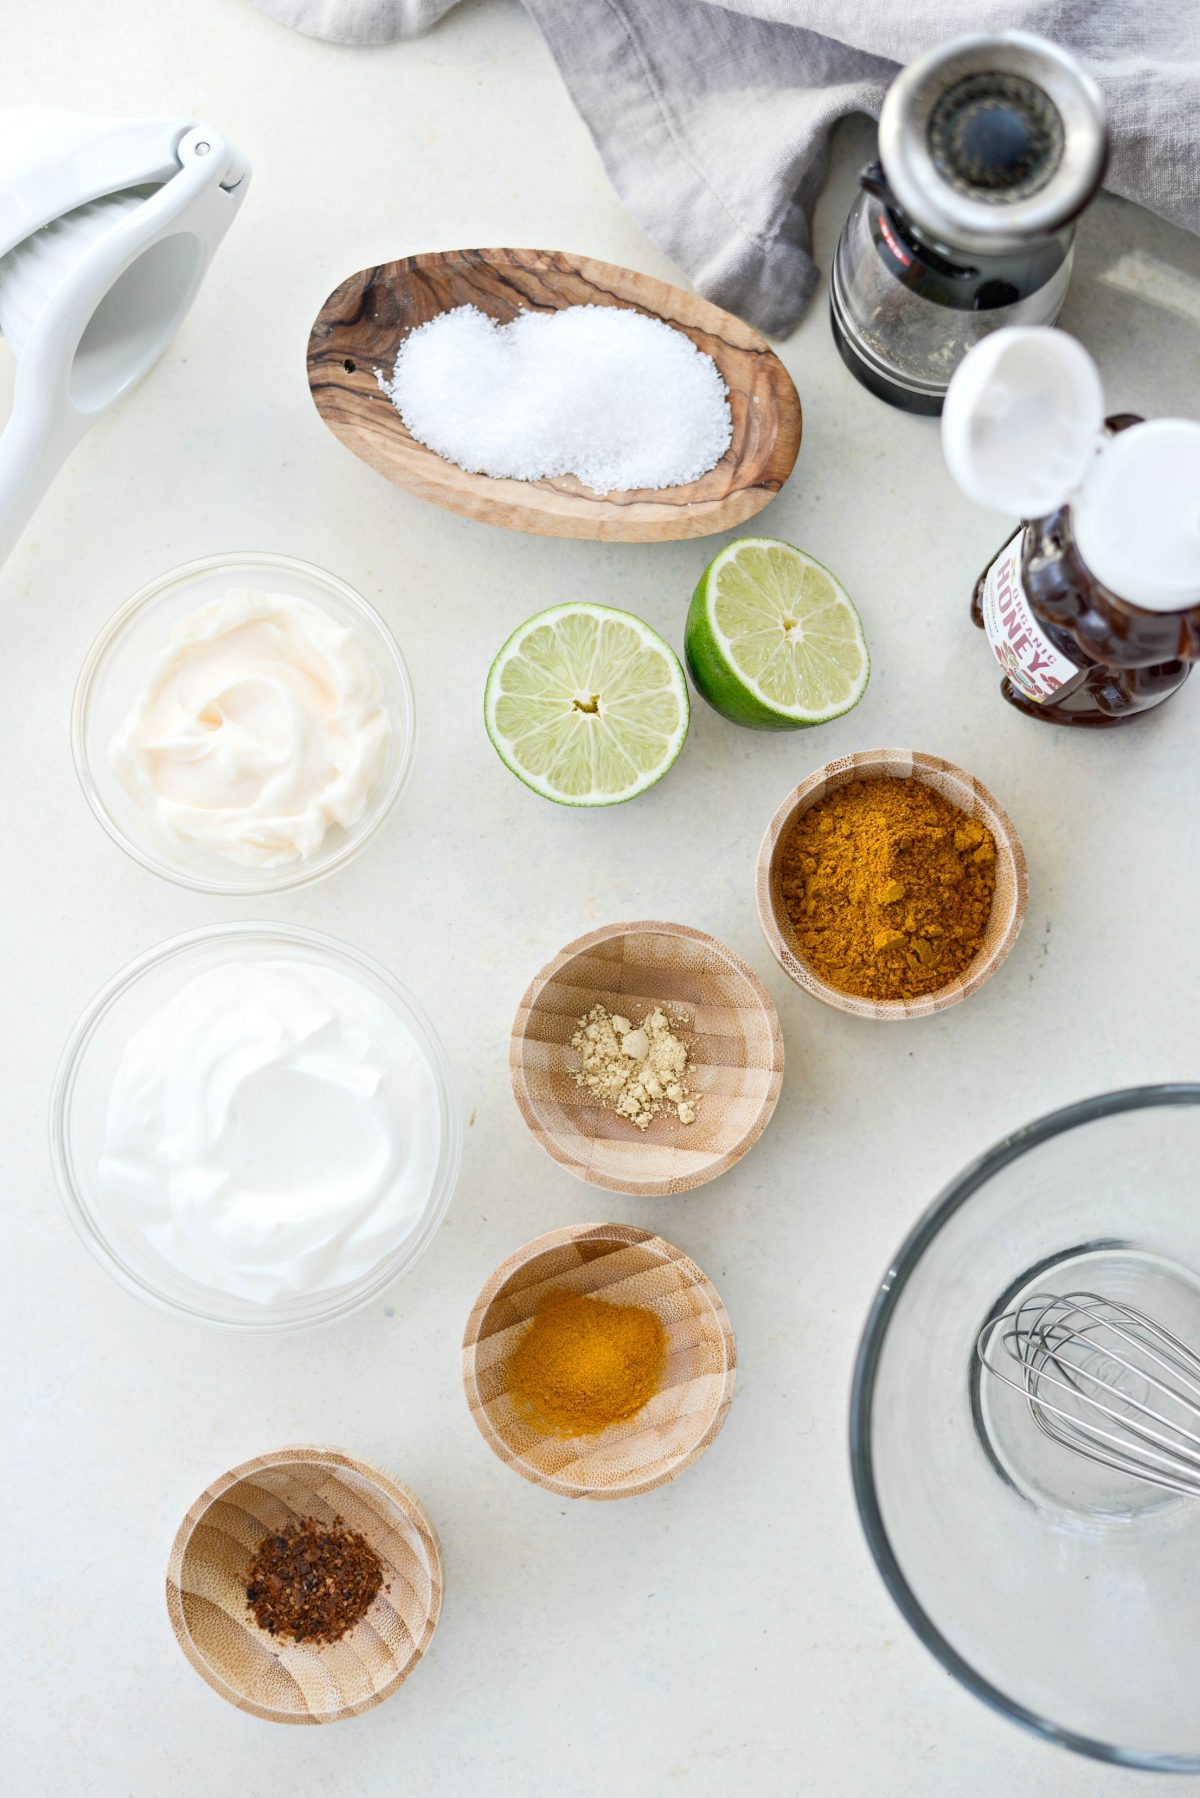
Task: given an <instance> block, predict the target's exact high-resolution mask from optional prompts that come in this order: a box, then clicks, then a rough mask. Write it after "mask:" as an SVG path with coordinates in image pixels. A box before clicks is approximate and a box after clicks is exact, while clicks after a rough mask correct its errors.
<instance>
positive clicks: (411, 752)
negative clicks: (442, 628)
mask: <svg viewBox="0 0 1200 1798" xmlns="http://www.w3.org/2000/svg"><path fill="white" fill-rule="evenodd" d="M237 567H242V568H262V569H272V570H275V571H277V572H279V573H288V572H294V573H297V574H300V575H304V576H305V577H307V578H309V579H313V580H315V581H316V583H317V585H318V586H321V585H324V586H327V587H330V588H332V589H333V590H334V591H335V592H336V593H337V595H338V597H339V598H340V599H342V600H344V601H345V602H346V603H347V605H348V606H349V607H350V609H351V611H352V612H354V613H357V614H358V615H359V616H360V617H361V618H362V619H363V620H364V622H365V623H366V624H367V625H369V626H370V627H371V629H372V630H373V632H374V633H375V634H376V636H377V638H378V640H379V641H380V642H381V643H382V645H383V647H384V649H385V650H386V652H387V655H388V661H389V673H390V674H391V676H392V677H393V678H394V679H395V681H396V683H397V685H398V686H399V688H400V690H401V693H402V695H403V700H404V716H403V718H402V720H401V721H400V731H401V742H400V754H399V760H398V762H397V766H396V772H395V774H394V776H393V778H392V782H391V787H390V790H389V791H388V793H387V795H386V797H385V799H384V802H383V804H382V805H381V806H380V809H379V812H378V814H377V815H376V817H375V818H374V820H373V821H372V822H371V824H370V825H368V827H367V828H366V829H365V830H360V829H359V827H358V826H357V825H355V826H352V827H351V828H350V829H349V830H348V831H346V832H344V839H343V841H342V842H341V843H340V844H339V845H338V847H337V849H336V851H335V852H334V853H333V854H332V855H331V856H329V858H328V859H327V860H325V861H321V860H320V855H321V852H320V851H319V850H318V852H317V856H316V857H315V858H313V859H314V860H316V861H317V862H319V865H318V866H313V862H312V860H310V861H309V862H308V863H306V862H305V861H304V860H303V859H298V860H297V861H295V862H285V863H283V864H282V866H281V867H280V868H263V869H260V870H258V875H259V878H257V879H256V880H254V881H253V882H250V883H242V884H231V883H229V882H227V881H222V880H219V879H217V878H216V877H215V876H214V877H212V878H205V876H204V875H202V874H188V873H183V872H181V871H180V870H179V869H176V868H170V867H168V866H167V864H166V862H165V861H163V860H161V859H160V858H159V857H158V856H156V855H154V854H152V853H151V852H150V851H149V850H147V849H144V848H143V847H142V845H141V844H140V843H139V842H136V841H135V840H134V838H133V837H131V836H130V835H129V834H128V833H127V832H126V831H125V830H124V829H123V828H122V827H121V825H120V824H118V822H117V820H116V818H115V817H114V816H113V814H112V812H111V811H110V810H109V808H108V806H107V805H106V804H105V802H104V799H103V797H102V795H101V793H100V789H99V786H98V784H97V782H96V779H95V776H94V775H93V773H92V766H91V760H90V758H89V756H88V750H87V728H86V726H87V719H88V716H89V713H90V709H91V705H92V702H93V699H94V697H95V692H96V685H97V682H98V681H99V678H100V674H101V671H102V670H103V668H104V666H105V663H106V661H107V659H108V657H109V655H110V654H111V652H112V650H113V647H114V645H115V644H116V642H117V640H118V638H119V637H120V635H121V633H122V632H123V631H124V630H125V629H126V628H127V627H128V626H129V625H130V624H132V623H133V622H134V621H135V619H137V618H138V616H139V615H141V614H144V613H146V612H148V611H149V610H150V608H151V606H152V605H153V604H154V602H155V601H156V600H157V599H159V598H161V596H162V595H163V593H164V592H165V591H166V590H167V589H168V588H169V587H173V586H176V585H178V584H179V583H181V582H188V581H193V580H195V579H197V578H199V577H201V576H203V575H207V574H213V573H215V572H217V571H218V570H220V569H222V568H237ZM416 749H417V713H416V696H415V693H414V691H413V684H412V677H411V675H410V674H409V672H408V664H407V662H406V661H405V660H404V655H403V652H402V651H401V648H400V645H399V643H398V642H397V641H396V637H395V635H394V634H393V632H392V630H391V628H390V626H389V625H388V623H387V621H386V619H385V618H384V617H383V616H382V614H381V613H380V612H378V611H376V609H375V607H374V606H373V605H372V604H371V603H370V601H369V600H367V599H364V598H363V596H362V594H361V593H359V592H358V591H357V589H356V588H354V587H352V586H351V585H350V584H349V582H348V581H344V580H343V579H342V578H341V576H340V575H337V574H331V573H330V571H329V570H328V569H327V568H322V567H321V566H320V565H319V564H318V563H316V562H306V561H303V560H301V558H300V557H299V556H285V555H280V554H277V553H276V552H275V551H273V550H226V551H222V552H221V553H219V554H216V555H211V556H200V557H198V558H197V559H195V560H193V561H190V562H180V563H178V564H177V566H176V567H174V568H168V569H166V570H165V571H164V572H163V573H162V574H158V575H155V576H154V578H153V579H152V580H149V581H146V582H144V583H143V585H142V586H140V587H139V588H138V589H137V591H136V592H135V593H132V594H131V595H130V596H129V598H128V599H126V600H123V601H122V603H121V604H120V605H119V606H118V607H117V609H116V611H115V612H113V613H111V615H110V616H109V617H108V618H107V619H106V621H105V622H104V624H103V625H102V626H101V628H100V630H99V631H98V632H97V634H96V636H95V637H94V638H93V640H92V643H91V646H90V648H89V649H88V652H87V654H86V656H85V657H84V659H83V665H82V666H81V668H80V670H79V676H78V679H77V680H76V682H75V691H74V694H73V695H72V699H71V759H72V761H73V762H74V764H75V775H76V778H77V780H78V781H79V785H80V788H81V789H82V792H83V796H84V798H85V799H86V800H87V802H88V805H89V806H90V808H91V810H92V812H93V814H94V815H95V817H96V818H97V819H98V821H99V823H100V824H101V825H102V827H103V829H104V830H105V832H106V833H107V835H108V836H109V837H111V838H112V840H113V842H114V843H115V844H116V845H117V847H118V848H119V849H122V850H123V851H124V852H125V854H126V855H128V856H129V857H130V859H131V860H133V861H135V862H137V863H138V865H139V866H140V867H143V868H147V869H148V870H149V871H150V873H152V874H156V875H158V877H159V878H160V879H161V880H169V881H171V882H172V883H173V884H174V885H175V886H180V887H185V888H187V889H188V890H189V891H191V892H193V893H210V894H213V895H214V896H215V897H217V898H221V899H240V898H246V899H259V898H265V897H266V896H267V895H268V894H271V893H286V892H294V891H295V890H296V888H298V887H304V886H310V885H312V883H313V882H314V881H317V880H324V878H325V877H326V875H328V874H332V873H334V872H335V871H336V870H337V869H338V868H342V867H345V865H346V863H347V862H348V861H350V860H351V858H352V857H353V856H355V855H357V854H358V852H359V850H360V849H362V848H363V847H364V845H365V844H367V843H368V842H370V841H371V839H372V838H373V837H374V836H375V835H376V834H377V832H378V831H379V829H380V827H381V826H382V825H383V824H384V822H385V821H386V819H388V818H389V817H390V816H391V814H392V812H393V810H394V809H395V807H396V805H397V803H398V801H399V799H400V796H401V794H402V793H403V791H404V789H405V787H406V786H407V785H408V781H409V776H410V775H411V773H412V769H413V762H414V760H415V758H416ZM232 865H234V864H231V866H232Z"/></svg>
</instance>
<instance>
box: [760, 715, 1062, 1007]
mask: <svg viewBox="0 0 1200 1798" xmlns="http://www.w3.org/2000/svg"><path fill="white" fill-rule="evenodd" d="M877 776H887V777H891V778H893V779H896V780H907V779H908V778H909V777H910V776H911V777H912V778H913V779H915V780H920V781H924V783H925V784H926V786H929V787H932V788H933V789H934V791H935V792H938V793H941V794H942V795H943V796H944V797H945V798H946V799H948V800H949V801H950V803H951V804H952V805H956V806H958V808H959V810H960V811H963V812H966V814H967V816H968V817H970V818H978V819H979V821H980V823H981V824H984V825H986V826H987V828H988V829H989V830H990V831H991V833H992V836H993V837H994V838H995V841H996V892H995V897H994V899H993V901H992V911H991V916H990V918H989V919H988V925H987V930H986V932H985V934H984V939H983V945H982V947H981V948H980V950H979V953H978V954H977V955H976V957H975V959H974V961H972V962H971V963H969V965H968V966H967V968H966V969H965V971H964V972H963V973H962V974H960V975H959V977H958V978H957V979H956V980H951V981H950V982H949V983H948V984H947V985H946V986H943V987H939V988H938V989H937V990H936V991H935V992H932V993H924V994H922V996H921V997H920V998H919V999H864V998H860V997H859V995H858V994H856V993H843V992H841V991H840V990H839V989H838V988H837V987H835V986H830V985H829V983H828V981H825V980H822V979H821V978H820V976H819V975H818V974H816V973H814V972H813V969H812V968H811V967H810V966H809V964H808V963H807V962H806V961H805V960H804V958H803V956H802V955H801V953H800V951H799V949H798V947H797V945H796V934H795V931H794V930H793V929H792V925H791V920H790V919H789V917H788V915H787V911H786V909H785V907H784V904H783V898H782V895H781V893H780V888H779V864H780V860H781V856H782V846H783V842H784V840H785V839H786V837H787V834H788V832H789V830H790V829H791V827H792V825H793V824H794V823H795V821H796V819H797V818H799V817H800V816H801V814H802V813H803V812H806V811H807V810H808V809H809V807H810V806H812V805H815V804H816V802H817V800H818V799H823V798H824V797H825V795H826V794H827V793H832V792H834V791H835V790H836V789H837V788H838V787H844V786H846V785H847V784H848V783H849V782H850V781H852V780H871V779H874V778H876V777H877ZM756 892H757V899H758V917H759V922H760V923H761V925H762V929H763V935H764V936H765V937H766V939H767V944H768V947H769V948H770V950H771V953H772V955H773V956H774V957H775V959H776V961H777V962H778V963H779V965H780V967H781V968H782V969H783V971H784V973H785V974H787V975H789V976H790V977H791V979H793V980H794V981H795V982H796V985H797V986H801V987H803V988H804V991H805V992H806V993H812V994H813V996H814V997H815V998H817V999H822V1000H823V1001H824V1002H825V1004H826V1005H833V1006H836V1008H837V1010H838V1011H847V1012H849V1013H850V1014H851V1016H853V1017H856V1018H925V1017H929V1016H930V1014H931V1013H933V1012H937V1011H945V1010H946V1008H947V1007H948V1006H950V1005H957V1004H958V1003H959V1001H960V1000H962V999H965V998H967V997H968V996H969V995H970V994H971V993H974V992H977V991H978V990H979V988H980V987H981V986H982V985H983V983H984V981H985V980H989V979H990V978H991V976H992V975H993V974H994V973H995V972H996V969H997V968H998V967H999V966H1000V964H1001V962H1002V961H1003V960H1004V958H1005V956H1006V955H1007V954H1008V952H1009V950H1010V949H1011V948H1012V946H1013V944H1014V943H1015V942H1016V940H1017V933H1018V932H1019V930H1020V928H1021V925H1022V923H1023V922H1024V918H1025V907H1026V903H1027V899H1028V891H1027V880H1026V871H1025V851H1024V850H1023V849H1022V847H1021V841H1020V838H1019V837H1018V836H1017V832H1016V829H1015V827H1014V825H1013V822H1012V819H1011V818H1010V817H1009V816H1008V813H1007V812H1005V811H1003V810H1002V809H1001V807H1000V805H999V804H998V803H997V801H996V800H995V799H994V798H993V796H992V794H991V793H990V792H989V791H988V789H987V788H986V787H985V786H984V785H983V783H982V782H981V781H978V780H976V779H975V778H974V777H973V776H972V775H970V774H967V773H966V772H965V770H964V769H962V768H958V767H956V766H955V764H954V763H953V762H946V761H943V760H942V759H941V757H940V756H936V755H923V754H922V753H921V752H920V751H919V750H916V749H862V750H859V751H858V752H857V753H856V754H854V755H842V756H838V757H837V758H836V759H835V760H834V761H832V762H826V763H825V766H824V767H823V768H818V769H817V771H816V773H815V774H810V775H809V776H808V779H807V780H802V781H801V782H800V785H799V786H798V787H794V788H793V789H792V791H791V792H790V793H789V794H788V796H787V798H786V799H785V800H784V802H783V804H782V805H781V806H780V807H779V810H778V811H777V812H776V813H775V816H774V817H773V818H772V819H771V822H770V824H768V826H767V831H766V835H765V836H764V837H763V840H762V847H761V848H760V849H759V852H758V869H757V882H756Z"/></svg>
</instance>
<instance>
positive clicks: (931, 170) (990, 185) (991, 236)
mask: <svg viewBox="0 0 1200 1798" xmlns="http://www.w3.org/2000/svg"><path fill="white" fill-rule="evenodd" d="M879 159H880V161H881V162H882V164H883V168H884V173H885V174H886V176H887V179H888V183H889V185H890V187H891V190H892V193H893V195H894V196H895V200H896V204H897V206H898V207H899V208H900V210H901V212H903V214H904V215H905V218H906V219H907V220H908V222H909V223H910V224H911V225H912V226H913V227H914V228H915V229H916V230H917V231H918V232H919V233H921V234H922V235H923V236H925V237H927V238H928V239H929V240H930V241H931V242H933V243H935V244H938V245H940V246H941V247H942V248H944V249H948V250H958V251H962V252H966V253H967V254H970V255H981V256H986V255H1011V254H1014V253H1016V252H1017V251H1019V250H1021V249H1023V248H1024V247H1025V246H1026V245H1027V244H1028V243H1029V242H1030V241H1031V240H1036V239H1038V238H1044V237H1049V236H1052V235H1053V234H1054V232H1056V231H1060V230H1062V228H1063V227H1064V226H1065V225H1068V224H1070V222H1071V221H1072V219H1075V218H1077V217H1078V216H1079V214H1080V213H1081V212H1082V211H1083V209H1084V207H1085V206H1086V205H1087V203H1088V201H1089V200H1090V199H1091V198H1092V197H1093V195H1094V194H1095V192H1096V190H1097V188H1098V187H1099V186H1100V182H1101V180H1102V179H1103V176H1104V169H1105V165H1106V163H1107V160H1108V125H1107V121H1106V118H1105V112H1104V101H1103V100H1102V98H1101V95H1100V90H1099V88H1098V87H1097V86H1096V83H1095V82H1094V81H1093V80H1092V78H1091V76H1090V75H1088V74H1087V73H1086V72H1085V70H1084V69H1083V68H1081V67H1080V65H1079V63H1078V62H1076V60H1075V58H1074V57H1073V56H1071V55H1069V54H1068V52H1067V51H1065V50H1061V49H1060V48H1059V47H1058V45H1057V44H1051V43H1048V42H1047V41H1046V40H1045V39H1044V38H1040V37H1035V36H1034V35H1033V33H1032V32H1028V31H997V32H977V33H972V34H971V35H969V36H967V37H960V38H954V39H952V40H951V42H949V43H947V44H940V45H938V46H937V47H936V48H935V49H933V50H930V51H928V52H927V53H926V54H925V55H924V56H921V57H918V59H917V61H916V62H912V63H909V65H908V67H907V68H905V69H903V70H901V72H900V74H899V75H898V76H897V77H896V79H895V81H894V82H893V83H892V85H891V87H890V88H889V89H888V91H887V94H886V96H885V98H884V102H883V111H882V112H881V114H880V118H879Z"/></svg>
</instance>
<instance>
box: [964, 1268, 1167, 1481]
mask: <svg viewBox="0 0 1200 1798" xmlns="http://www.w3.org/2000/svg"><path fill="white" fill-rule="evenodd" d="M997 1338H999V1341H1000V1343H1001V1345H1002V1347H1003V1349H1004V1351H1005V1353H1006V1355H1007V1356H1008V1358H1009V1361H1010V1362H1012V1363H1014V1364H1015V1366H1016V1368H1017V1369H1019V1373H1013V1372H1010V1371H1009V1369H1008V1368H1007V1367H1006V1366H1004V1365H1002V1364H1001V1363H999V1362H998V1361H997V1360H995V1359H993V1358H991V1356H992V1354H993V1352H994V1344H995V1343H996V1340H997ZM976 1351H977V1353H978V1356H979V1359H980V1361H981V1362H982V1364H983V1365H984V1367H986V1368H987V1369H988V1371H989V1372H990V1373H991V1374H992V1375H993V1376H994V1377H995V1378H997V1379H999V1380H1000V1381H1002V1382H1003V1384H1005V1385H1006V1386H1008V1387H1010V1388H1011V1389H1012V1390H1013V1391H1016V1392H1020V1393H1021V1394H1022V1395H1023V1396H1024V1398H1025V1401H1026V1404H1027V1406H1028V1409H1029V1413H1030V1416H1031V1417H1032V1419H1033V1421H1034V1423H1035V1424H1036V1425H1037V1426H1038V1428H1039V1429H1040V1430H1041V1431H1042V1433H1043V1434H1044V1435H1046V1436H1048V1437H1050V1438H1051V1440H1052V1441H1055V1442H1057V1443H1059V1444H1060V1445H1061V1446H1063V1447H1065V1448H1068V1449H1071V1450H1072V1451H1073V1452H1074V1453H1076V1454H1079V1455H1083V1456H1085V1457H1086V1458H1087V1459H1089V1460H1091V1461H1093V1462H1097V1463H1099V1464H1100V1465H1102V1466H1105V1467H1109V1468H1111V1469H1113V1470H1114V1471H1117V1472H1120V1473H1124V1474H1128V1475H1130V1476H1131V1477H1133V1478H1135V1479H1139V1480H1143V1481H1145V1482H1147V1483H1149V1484H1151V1485H1155V1486H1159V1487H1164V1488H1166V1489H1168V1490H1171V1491H1176V1492H1185V1493H1192V1494H1196V1495H1200V1357H1198V1356H1197V1355H1196V1354H1195V1353H1194V1352H1193V1351H1192V1349H1190V1348H1189V1347H1188V1345H1187V1344H1186V1343H1185V1342H1183V1341H1182V1340H1181V1339H1180V1338H1179V1337H1178V1336H1176V1335H1175V1334H1174V1333H1173V1332H1172V1331H1170V1330H1168V1329H1167V1328H1166V1327H1165V1326H1164V1325H1162V1324H1160V1323H1158V1322H1157V1321H1156V1320H1155V1319H1153V1318H1150V1317H1147V1316H1146V1315H1145V1314H1144V1313H1143V1312H1141V1311H1138V1310H1136V1309H1135V1308H1134V1307H1133V1306H1131V1305H1126V1304H1123V1303H1121V1302H1120V1301H1119V1300H1111V1299H1106V1298H1104V1297H1103V1296H1102V1295H1101V1294H1099V1293H1094V1292H1072V1293H1065V1294H1056V1293H1046V1292H1042V1293H1034V1294H1032V1295H1031V1296H1030V1297H1028V1298H1026V1299H1025V1300H1023V1301H1022V1303H1021V1304H1020V1305H1018V1306H1017V1307H1016V1308H1015V1309H1013V1310H1011V1311H1007V1312H1003V1313H1001V1314H1000V1315H999V1316H997V1317H995V1318H992V1319H990V1320H989V1321H988V1322H987V1323H986V1324H985V1325H984V1327H983V1329H982V1330H981V1331H980V1332H979V1336H978V1338H977V1341H976ZM1064 1395H1065V1396H1064Z"/></svg>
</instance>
